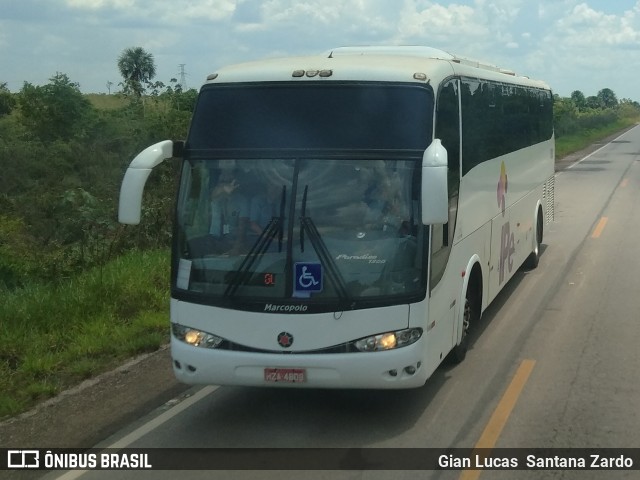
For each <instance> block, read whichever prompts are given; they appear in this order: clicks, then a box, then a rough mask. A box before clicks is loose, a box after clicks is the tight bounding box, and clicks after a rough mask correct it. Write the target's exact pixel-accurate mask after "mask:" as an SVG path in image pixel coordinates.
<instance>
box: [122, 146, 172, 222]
mask: <svg viewBox="0 0 640 480" xmlns="http://www.w3.org/2000/svg"><path fill="white" fill-rule="evenodd" d="M181 147H182V143H181V142H176V143H175V144H174V142H172V141H171V140H165V141H163V142H159V143H156V144H155V145H151V146H150V147H147V148H146V149H144V150H143V151H142V152H140V153H139V154H138V155H137V156H136V157H135V158H134V159H133V160H132V161H131V164H130V165H129V168H127V171H126V173H125V174H124V179H123V180H122V186H121V187H120V204H119V207H118V221H119V222H120V223H126V224H128V225H138V224H139V223H140V213H141V211H142V193H143V192H144V185H145V183H147V178H149V174H150V173H151V170H153V168H154V167H156V166H158V165H160V164H161V163H162V162H163V161H164V160H166V159H167V158H171V157H173V156H174V152H176V154H177V153H178V152H180V151H181Z"/></svg>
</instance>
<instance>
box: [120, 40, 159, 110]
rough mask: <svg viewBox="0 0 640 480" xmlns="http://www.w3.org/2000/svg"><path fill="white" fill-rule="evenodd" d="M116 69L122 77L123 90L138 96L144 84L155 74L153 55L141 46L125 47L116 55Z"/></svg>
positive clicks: (142, 91)
mask: <svg viewBox="0 0 640 480" xmlns="http://www.w3.org/2000/svg"><path fill="white" fill-rule="evenodd" d="M118 69H119V70H120V73H121V74H122V78H124V84H123V86H124V92H125V93H131V94H133V95H134V96H135V97H137V98H140V97H142V94H143V93H144V90H145V85H146V84H148V83H149V82H151V79H152V78H153V77H155V76H156V65H155V62H154V60H153V55H151V54H150V53H149V52H147V51H145V50H144V49H143V48H141V47H134V48H126V49H124V50H123V52H122V53H121V54H120V57H118Z"/></svg>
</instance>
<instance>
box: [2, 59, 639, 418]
mask: <svg viewBox="0 0 640 480" xmlns="http://www.w3.org/2000/svg"><path fill="white" fill-rule="evenodd" d="M117 62H118V65H119V67H120V70H121V73H122V75H123V82H122V83H121V84H120V87H121V89H122V91H121V92H119V93H117V94H109V95H106V94H90V95H85V94H82V93H81V91H80V88H79V85H77V84H76V83H74V82H73V81H72V80H71V79H69V78H68V77H67V76H66V75H65V74H63V73H56V75H54V76H53V77H52V78H51V79H50V81H49V83H48V84H46V85H42V86H36V85H32V84H30V83H28V82H25V83H24V85H23V87H22V89H21V90H20V91H19V92H16V93H12V92H9V90H8V89H7V88H6V84H2V83H1V82H0V172H1V174H0V298H1V300H0V419H2V418H6V417H8V416H11V415H16V414H18V413H20V412H23V411H25V410H27V409H29V408H30V407H32V406H33V405H34V404H36V403H38V402H40V401H42V400H44V399H47V398H49V397H52V396H54V395H56V394H57V393H59V392H60V391H61V390H63V389H65V388H68V387H69V386H72V385H75V384H77V383H78V382H80V381H82V380H83V379H87V378H90V377H92V376H95V375H97V374H99V373H101V372H104V371H106V370H108V369H110V368H112V367H114V366H115V365H117V364H119V363H121V362H122V361H123V360H125V359H127V358H129V357H131V356H134V355H137V354H140V353H143V352H150V351H154V350H157V349H158V348H159V347H160V346H161V345H163V344H165V343H166V342H167V341H168V335H169V333H168V332H169V329H168V312H169V288H168V281H169V241H170V235H171V215H172V209H173V196H174V192H175V188H176V179H177V171H178V166H177V165H176V164H171V163H168V164H165V165H163V166H161V167H159V168H158V169H157V171H154V173H153V175H152V176H151V178H150V185H149V188H148V189H147V192H146V193H145V198H144V211H143V218H142V222H141V224H140V226H136V227H124V226H122V225H119V224H118V223H117V221H116V209H117V202H118V198H117V197H118V193H119V185H120V182H121V180H122V175H123V173H124V170H125V169H126V167H127V165H128V163H129V162H130V160H131V159H132V158H133V157H134V156H135V155H136V154H137V153H138V152H139V151H141V150H142V149H143V148H145V147H147V146H148V145H150V144H153V143H155V142H157V141H160V140H164V139H167V138H170V139H171V138H172V139H183V138H185V136H186V132H187V128H188V124H189V119H190V116H191V112H192V110H193V106H194V103H195V98H196V91H195V90H189V91H183V90H182V88H181V87H180V85H179V84H177V82H176V80H175V79H171V80H170V81H169V82H168V83H167V84H164V83H162V82H158V81H156V82H153V77H154V76H155V65H154V63H153V57H152V56H151V55H150V54H148V53H147V52H145V51H144V50H142V49H138V48H133V49H127V50H125V51H124V52H123V53H122V55H121V56H120V57H119V58H118V59H117ZM554 116H555V131H556V137H557V156H559V157H560V156H564V155H566V154H568V153H570V152H572V151H576V150H580V149H582V148H584V147H586V146H587V145H589V144H591V143H593V142H595V141H597V140H599V139H601V138H604V137H606V136H608V135H610V134H612V133H614V132H616V131H620V130H622V129H624V128H626V127H628V126H629V125H632V124H634V123H636V122H638V121H639V119H640V105H639V104H638V103H637V102H633V101H631V100H622V101H618V99H617V98H616V97H615V94H614V93H613V92H612V91H610V90H609V89H604V90H601V91H600V92H598V94H597V95H596V96H594V97H587V98H585V97H584V95H583V94H582V93H581V92H574V94H572V96H571V98H559V97H556V99H555V111H554Z"/></svg>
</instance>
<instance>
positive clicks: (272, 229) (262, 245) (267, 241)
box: [224, 185, 287, 297]
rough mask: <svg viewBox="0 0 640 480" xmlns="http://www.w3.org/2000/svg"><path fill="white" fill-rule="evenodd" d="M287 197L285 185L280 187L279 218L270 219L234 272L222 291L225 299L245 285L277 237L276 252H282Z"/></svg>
mask: <svg viewBox="0 0 640 480" xmlns="http://www.w3.org/2000/svg"><path fill="white" fill-rule="evenodd" d="M286 196H287V187H286V185H283V186H282V196H281V197H280V216H279V217H271V220H270V221H269V223H268V225H267V227H266V228H265V229H264V230H263V231H262V233H260V236H259V237H258V239H257V240H256V241H255V243H254V244H253V246H252V247H251V250H249V253H248V254H247V256H246V257H245V258H244V260H243V261H242V263H241V264H240V267H239V268H238V270H237V271H236V273H235V275H234V276H233V278H232V280H231V282H229V285H227V288H226V290H225V291H224V296H225V297H230V296H233V295H235V294H236V292H237V291H238V288H239V287H240V285H242V284H243V283H246V282H247V281H248V280H249V279H250V278H251V275H252V274H253V271H252V268H253V265H254V264H255V263H256V261H258V260H259V259H260V258H262V256H263V255H264V253H265V252H266V251H267V250H268V249H269V247H270V246H271V243H272V242H273V239H274V238H275V237H276V234H277V235H278V252H282V238H283V235H284V206H285V199H286Z"/></svg>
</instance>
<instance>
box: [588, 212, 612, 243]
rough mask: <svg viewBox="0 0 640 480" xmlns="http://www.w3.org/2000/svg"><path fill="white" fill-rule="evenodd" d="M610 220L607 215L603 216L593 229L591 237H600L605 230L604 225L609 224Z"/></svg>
mask: <svg viewBox="0 0 640 480" xmlns="http://www.w3.org/2000/svg"><path fill="white" fill-rule="evenodd" d="M608 221H609V219H608V218H607V217H602V218H601V219H600V221H599V222H598V225H596V228H595V230H594V231H593V234H592V235H591V238H599V237H600V235H602V231H603V230H604V227H605V226H606V225H607V222H608Z"/></svg>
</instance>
